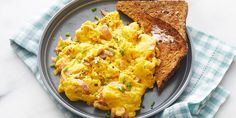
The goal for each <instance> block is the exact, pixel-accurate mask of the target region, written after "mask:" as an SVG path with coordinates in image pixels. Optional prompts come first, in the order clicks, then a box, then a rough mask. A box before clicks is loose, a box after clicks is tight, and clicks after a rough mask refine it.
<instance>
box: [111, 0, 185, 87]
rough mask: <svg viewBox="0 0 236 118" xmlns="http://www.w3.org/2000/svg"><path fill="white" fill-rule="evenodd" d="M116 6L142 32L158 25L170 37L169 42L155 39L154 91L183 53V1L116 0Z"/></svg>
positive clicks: (173, 70)
mask: <svg viewBox="0 0 236 118" xmlns="http://www.w3.org/2000/svg"><path fill="white" fill-rule="evenodd" d="M116 8H117V10H119V11H121V12H123V13H124V14H126V15H127V16H128V17H130V18H131V19H133V20H134V21H136V22H138V23H139V24H140V25H141V26H142V28H144V31H145V32H146V33H151V31H152V30H153V26H158V28H160V29H161V30H163V31H164V33H165V34H166V35H170V36H172V37H174V39H175V40H174V41H173V42H158V43H157V47H158V48H159V50H160V56H159V58H160V59H161V64H160V66H158V67H157V68H156V73H155V78H156V82H157V86H158V91H161V90H162V89H163V87H164V84H165V82H166V81H167V80H168V78H170V76H171V75H172V74H173V73H174V72H175V70H176V69H177V68H178V65H179V64H180V61H181V60H182V58H183V57H184V56H185V55H186V54H187V49H188V47H187V38H186V29H185V20H186V16H187V3H186V2H185V1H170V0H169V1H163V0H162V1H139V0H134V1H131V0H129V1H119V2H118V3H117V4H116Z"/></svg>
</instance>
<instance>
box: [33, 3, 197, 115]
mask: <svg viewBox="0 0 236 118" xmlns="http://www.w3.org/2000/svg"><path fill="white" fill-rule="evenodd" d="M79 1H81V0H78V1H77V0H75V1H71V2H69V3H67V4H66V5H64V6H63V7H62V8H61V9H60V10H58V11H57V12H56V13H55V14H54V15H53V16H52V17H51V19H50V20H49V22H48V24H47V26H46V27H45V28H44V29H43V33H42V36H41V38H40V43H39V48H38V56H37V62H38V66H39V67H38V68H39V72H40V78H41V79H42V81H43V84H44V85H45V87H46V89H47V90H48V91H49V93H50V94H51V95H52V96H53V98H54V99H56V100H57V102H59V103H60V104H61V105H62V106H63V107H65V108H66V109H67V110H69V111H71V112H73V113H75V114H77V115H79V116H82V117H91V116H90V115H88V114H86V113H82V112H81V111H78V110H75V109H74V108H72V107H71V106H68V104H67V103H65V102H64V101H63V100H61V99H60V98H59V97H58V96H57V95H56V93H55V92H54V91H53V90H52V89H51V87H50V85H49V83H48V82H47V81H46V79H47V77H45V75H44V72H43V70H44V69H43V66H42V65H43V63H42V57H43V56H42V54H44V53H43V50H42V47H43V44H44V43H43V42H44V40H46V39H45V38H46V34H47V32H48V30H49V29H50V27H51V25H52V24H53V23H54V21H55V20H56V19H57V17H58V16H59V15H60V14H61V13H62V12H63V11H64V10H65V9H68V7H70V6H71V5H73V4H75V3H77V2H79ZM96 1H97V2H99V1H104V0H96ZM114 1H117V0H114ZM88 2H91V1H88ZM186 34H187V39H188V41H187V45H188V53H189V51H190V56H189V57H188V58H190V59H187V61H190V64H189V65H190V66H189V69H187V70H186V71H188V73H187V77H186V79H185V81H181V83H182V82H184V83H183V85H182V86H179V87H180V89H179V90H178V91H175V92H174V93H172V95H171V96H170V98H171V99H170V100H169V101H168V102H166V103H165V104H164V105H162V106H161V107H160V108H159V109H157V110H155V109H154V110H153V111H151V112H150V113H147V114H145V115H144V116H141V117H139V118H146V117H150V116H153V115H155V114H157V113H159V112H160V111H163V110H164V109H165V108H167V107H168V106H170V105H171V104H173V103H174V102H175V101H176V100H177V98H179V96H180V95H181V94H182V93H183V91H184V89H185V88H186V86H187V85H188V83H189V81H190V77H191V75H192V65H193V63H192V61H193V56H194V55H193V47H192V45H191V44H192V43H191V42H192V41H191V38H192V37H191V36H189V34H190V33H189V31H188V28H187V27H186ZM188 53H187V55H186V56H185V58H187V56H188ZM187 68H188V67H187ZM186 71H185V73H186ZM173 95H174V97H172V96H173ZM163 103H164V102H163Z"/></svg>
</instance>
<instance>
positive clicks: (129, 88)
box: [126, 82, 132, 90]
mask: <svg viewBox="0 0 236 118" xmlns="http://www.w3.org/2000/svg"><path fill="white" fill-rule="evenodd" d="M126 87H127V89H128V90H131V88H132V83H131V82H128V83H127V85H126Z"/></svg>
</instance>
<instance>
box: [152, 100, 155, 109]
mask: <svg viewBox="0 0 236 118" xmlns="http://www.w3.org/2000/svg"><path fill="white" fill-rule="evenodd" d="M154 105H155V102H154V101H153V102H152V104H151V109H153V106H154Z"/></svg>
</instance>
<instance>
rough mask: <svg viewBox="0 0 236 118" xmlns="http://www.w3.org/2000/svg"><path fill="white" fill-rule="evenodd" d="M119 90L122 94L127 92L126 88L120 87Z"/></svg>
mask: <svg viewBox="0 0 236 118" xmlns="http://www.w3.org/2000/svg"><path fill="white" fill-rule="evenodd" d="M117 89H118V90H120V92H122V93H124V92H125V89H124V87H118V88H117Z"/></svg>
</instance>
